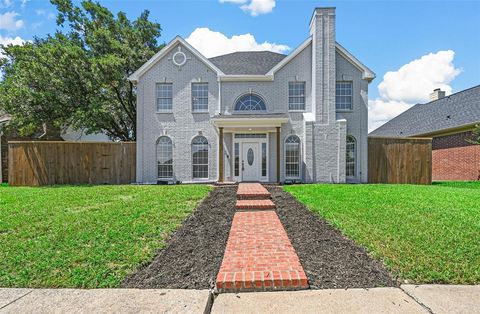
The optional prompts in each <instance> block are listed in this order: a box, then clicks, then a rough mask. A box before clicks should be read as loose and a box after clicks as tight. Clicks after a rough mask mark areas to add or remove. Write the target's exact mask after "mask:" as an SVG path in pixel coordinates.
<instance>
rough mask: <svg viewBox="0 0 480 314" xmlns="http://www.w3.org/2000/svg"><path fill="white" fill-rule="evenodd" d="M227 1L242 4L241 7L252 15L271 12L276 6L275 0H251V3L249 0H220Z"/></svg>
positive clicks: (221, 1)
mask: <svg viewBox="0 0 480 314" xmlns="http://www.w3.org/2000/svg"><path fill="white" fill-rule="evenodd" d="M225 2H228V3H234V4H238V5H241V6H240V8H241V9H242V10H243V11H245V12H247V13H250V15H251V16H257V15H260V14H266V13H270V12H272V10H273V8H275V0H250V3H248V1H247V0H220V3H225Z"/></svg>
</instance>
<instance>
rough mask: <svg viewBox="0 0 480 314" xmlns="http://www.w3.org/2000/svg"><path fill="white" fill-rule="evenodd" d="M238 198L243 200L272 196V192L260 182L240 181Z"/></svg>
mask: <svg viewBox="0 0 480 314" xmlns="http://www.w3.org/2000/svg"><path fill="white" fill-rule="evenodd" d="M237 198H238V199H243V200H258V199H268V198H270V192H268V191H267V189H266V188H264V187H263V185H261V184H260V183H240V184H239V185H238V190H237Z"/></svg>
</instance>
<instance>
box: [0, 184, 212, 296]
mask: <svg viewBox="0 0 480 314" xmlns="http://www.w3.org/2000/svg"><path fill="white" fill-rule="evenodd" d="M209 190H210V187H209V186H206V185H182V186H133V185H130V186H52V187H42V188H26V187H10V186H7V185H0V247H1V250H0V287H54V288H59V287H72V288H73V287H77V288H100V287H117V286H118V285H119V284H120V282H121V281H122V280H123V278H124V277H125V276H126V275H127V274H128V273H130V272H132V271H134V270H135V269H136V268H137V267H138V266H139V265H140V264H142V263H147V262H149V261H150V260H152V258H153V256H154V253H155V250H157V249H159V248H162V247H163V246H164V245H165V239H166V237H167V236H168V234H170V233H171V232H172V231H174V230H175V229H176V228H177V227H178V226H179V225H180V223H181V222H182V221H183V220H184V219H185V218H186V217H187V216H188V215H189V214H190V213H191V212H192V210H193V209H194V208H195V206H196V205H197V204H198V202H199V201H201V200H202V199H203V198H204V197H205V196H206V195H207V194H208V192H209Z"/></svg>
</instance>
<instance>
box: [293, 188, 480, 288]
mask: <svg viewBox="0 0 480 314" xmlns="http://www.w3.org/2000/svg"><path fill="white" fill-rule="evenodd" d="M285 190H286V191H288V192H290V193H292V194H293V195H294V196H295V197H296V198H297V199H299V200H300V201H301V202H303V203H304V204H306V205H307V207H308V208H309V209H310V210H312V211H313V212H315V213H317V214H319V215H320V216H322V217H324V218H325V219H327V220H328V221H329V222H330V223H332V224H333V225H334V226H335V227H337V228H338V229H340V230H341V231H342V232H343V233H344V234H345V235H346V236H348V237H350V238H351V239H353V240H355V241H356V242H357V243H358V244H360V245H363V246H365V247H366V248H367V249H368V250H369V251H370V252H371V253H372V255H374V256H376V257H379V258H381V259H383V260H384V262H385V264H386V266H387V267H388V268H389V269H390V271H391V272H392V273H393V275H394V276H398V277H400V278H401V279H404V280H405V279H406V280H408V281H410V282H414V283H448V284H478V283H480V182H438V183H435V184H434V185H431V186H419V185H380V184H377V185H374V184H362V185H327V184H314V185H291V186H285Z"/></svg>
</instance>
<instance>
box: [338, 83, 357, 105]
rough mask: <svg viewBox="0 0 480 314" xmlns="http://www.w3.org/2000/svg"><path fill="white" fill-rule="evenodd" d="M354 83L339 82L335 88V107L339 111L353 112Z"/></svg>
mask: <svg viewBox="0 0 480 314" xmlns="http://www.w3.org/2000/svg"><path fill="white" fill-rule="evenodd" d="M352 95H353V88H352V82H337V84H336V88H335V106H336V109H337V110H352V109H353V107H352V98H353V96H352Z"/></svg>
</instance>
